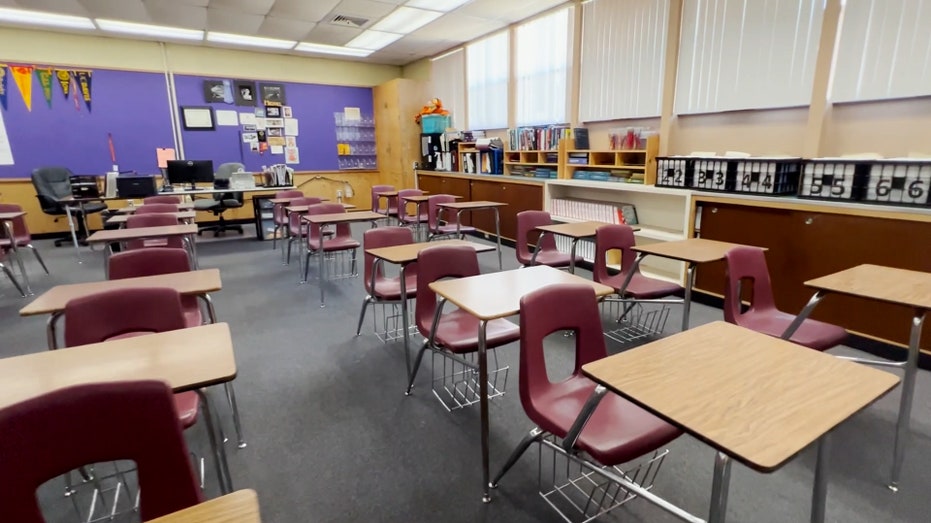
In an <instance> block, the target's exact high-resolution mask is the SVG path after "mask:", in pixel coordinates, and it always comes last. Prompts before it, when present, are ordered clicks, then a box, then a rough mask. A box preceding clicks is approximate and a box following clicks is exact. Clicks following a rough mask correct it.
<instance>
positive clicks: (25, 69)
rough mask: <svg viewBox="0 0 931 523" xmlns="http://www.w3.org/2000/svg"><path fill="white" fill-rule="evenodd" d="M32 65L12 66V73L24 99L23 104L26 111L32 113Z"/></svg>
mask: <svg viewBox="0 0 931 523" xmlns="http://www.w3.org/2000/svg"><path fill="white" fill-rule="evenodd" d="M33 69H34V67H33V66H31V65H12V66H10V71H12V72H13V81H15V82H16V87H18V88H19V94H20V95H22V97H23V103H25V104H26V109H27V110H29V111H32V70H33Z"/></svg>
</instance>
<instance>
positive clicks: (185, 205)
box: [116, 193, 194, 214]
mask: <svg viewBox="0 0 931 523" xmlns="http://www.w3.org/2000/svg"><path fill="white" fill-rule="evenodd" d="M166 194H167V193H166ZM168 196H171V194H168ZM141 207H145V204H143V205H136V206H134V207H120V208H119V209H117V210H116V212H118V213H120V214H132V213H134V212H136V211H138V210H139V209H140V208H141ZM178 210H179V211H193V210H194V202H181V203H179V204H178Z"/></svg>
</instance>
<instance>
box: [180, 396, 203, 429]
mask: <svg viewBox="0 0 931 523" xmlns="http://www.w3.org/2000/svg"><path fill="white" fill-rule="evenodd" d="M199 409H200V397H199V396H197V393H196V392H194V391H187V392H180V393H178V394H175V411H177V413H178V423H180V424H181V428H182V429H186V428H188V427H191V426H193V425H194V424H195V423H197V411H198V410H199Z"/></svg>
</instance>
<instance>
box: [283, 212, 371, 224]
mask: <svg viewBox="0 0 931 523" xmlns="http://www.w3.org/2000/svg"><path fill="white" fill-rule="evenodd" d="M384 218H385V215H384V214H382V213H380V212H372V211H359V212H338V213H333V214H308V215H305V216H301V219H302V220H304V221H306V222H310V223H320V224H325V223H351V222H370V221H373V220H382V219H384Z"/></svg>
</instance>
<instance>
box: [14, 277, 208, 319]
mask: <svg viewBox="0 0 931 523" xmlns="http://www.w3.org/2000/svg"><path fill="white" fill-rule="evenodd" d="M133 287H169V288H171V289H175V290H176V291H178V292H180V293H181V294H186V295H193V294H206V293H208V292H216V291H218V290H220V289H221V288H222V287H223V286H222V284H221V282H220V269H202V270H199V271H189V272H176V273H172V274H159V275H158V276H143V277H141V278H126V279H123V280H103V281H94V282H88V283H73V284H71V285H56V286H55V287H52V288H51V289H49V290H47V291H45V292H43V293H42V294H41V295H40V296H39V297H38V298H36V299H34V300H32V303H30V304H29V305H26V306H25V307H23V308H22V309H20V310H19V314H20V316H32V315H35V314H51V313H53V312H58V311H62V310H64V309H65V304H66V303H68V301H69V300H73V299H74V298H80V297H82V296H87V295H89V294H95V293H98V292H101V291H108V290H112V289H125V288H133Z"/></svg>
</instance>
